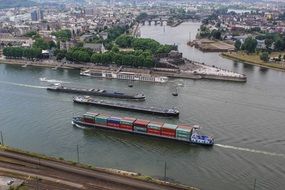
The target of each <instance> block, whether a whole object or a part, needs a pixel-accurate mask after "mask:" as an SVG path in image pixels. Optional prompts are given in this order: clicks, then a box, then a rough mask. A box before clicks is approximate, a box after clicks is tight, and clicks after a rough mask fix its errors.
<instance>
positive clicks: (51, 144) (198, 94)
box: [0, 23, 285, 190]
mask: <svg viewBox="0 0 285 190" xmlns="http://www.w3.org/2000/svg"><path fill="white" fill-rule="evenodd" d="M198 27H199V23H184V24H182V25H180V26H178V27H176V28H170V27H161V26H144V27H142V28H141V33H142V36H144V37H150V38H154V39H156V40H158V41H160V42H161V43H169V44H174V43H175V44H178V46H179V50H180V51H181V52H183V55H184V56H185V57H187V58H190V59H194V60H196V61H200V62H205V63H207V64H209V65H216V66H218V67H223V68H226V69H229V70H233V71H236V72H239V73H245V74H246V75H247V76H248V82H247V83H231V82H217V81H207V80H205V81H193V80H180V79H177V80H171V81H170V82H169V83H167V84H152V83H144V82H135V83H134V87H133V88H128V82H127V81H120V80H105V79H94V78H88V77H82V76H79V71H74V70H56V71H55V70H51V69H47V68H31V67H27V68H22V67H19V66H13V65H4V64H1V65H0V107H1V109H0V119H1V123H0V128H1V131H2V132H3V135H4V141H5V143H7V144H9V145H11V146H15V147H18V148H23V149H25V150H30V151H36V152H41V153H44V154H47V155H52V156H58V157H64V158H66V159H70V160H76V145H77V144H78V145H79V147H80V148H79V149H80V161H81V162H86V163H90V164H94V165H96V166H102V167H112V168H118V169H124V170H130V171H135V172H140V173H143V174H145V175H150V176H155V177H162V176H163V175H164V162H165V161H166V162H167V176H168V177H169V178H170V179H171V180H175V181H177V182H181V183H184V184H188V185H193V186H196V187H199V188H201V189H212V190H215V189H217V190H220V189H234V190H239V189H250V188H252V187H253V183H254V179H256V180H257V184H256V189H264V190H265V189H280V190H281V189H284V187H285V182H284V179H285V117H284V116H285V73H282V72H279V71H273V70H268V69H261V68H260V67H255V66H250V65H247V64H244V63H239V62H233V61H230V60H227V59H224V58H222V57H220V56H219V55H218V54H217V53H202V52H199V51H198V50H195V49H193V48H190V47H188V46H187V45H186V42H187V40H189V38H194V36H195V35H196V30H197V28H198ZM41 77H46V78H48V79H55V80H61V81H65V82H69V84H68V85H74V86H79V85H82V86H86V87H97V88H105V89H115V90H120V91H126V92H130V93H134V92H142V91H143V92H144V94H145V95H146V97H147V100H146V101H145V102H143V103H138V102H137V104H148V105H155V106H167V107H177V108H178V109H180V112H181V115H180V117H179V119H173V118H172V119H167V118H163V117H155V116H149V115H145V114H139V113H135V114H134V113H132V112H129V111H119V110H113V109H104V108H95V107H88V106H83V105H76V104H73V103H72V96H73V95H71V94H59V93H54V92H47V91H46V89H45V88H44V87H45V86H46V85H47V83H46V82H41V81H40V80H39V78H41ZM178 83H182V84H184V85H183V86H181V87H179V96H178V97H173V96H172V95H171V93H172V92H173V88H174V86H175V85H177V84H178ZM86 111H97V112H104V113H110V114H113V115H116V116H134V117H138V118H145V119H153V120H162V121H166V122H170V123H192V124H196V123H198V124H200V126H202V131H203V132H204V133H206V134H212V135H214V136H215V139H216V143H217V144H216V145H215V146H214V147H212V148H206V147H201V146H193V145H188V144H183V143H182V144H181V143H177V142H168V141H165V140H159V139H153V138H149V137H140V136H139V137H138V136H134V135H130V134H124V133H117V132H110V131H108V132H106V131H102V130H98V131H94V130H85V131H84V130H81V129H77V128H74V127H72V126H71V123H70V122H71V117H72V116H73V115H77V114H83V113H84V112H86Z"/></svg>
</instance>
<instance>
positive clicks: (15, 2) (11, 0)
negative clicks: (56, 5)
mask: <svg viewBox="0 0 285 190" xmlns="http://www.w3.org/2000/svg"><path fill="white" fill-rule="evenodd" d="M34 5H36V3H35V2H34V1H31V0H0V9H6V8H14V7H31V6H34Z"/></svg>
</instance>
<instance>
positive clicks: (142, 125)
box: [134, 119, 150, 127]
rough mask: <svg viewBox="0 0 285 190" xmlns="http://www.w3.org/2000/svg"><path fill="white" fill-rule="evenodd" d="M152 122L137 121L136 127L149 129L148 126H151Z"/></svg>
mask: <svg viewBox="0 0 285 190" xmlns="http://www.w3.org/2000/svg"><path fill="white" fill-rule="evenodd" d="M149 122H150V121H148V120H142V119H137V120H136V121H135V122H134V125H136V126H138V127H147V125H148V124H149Z"/></svg>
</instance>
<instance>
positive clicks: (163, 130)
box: [72, 112, 214, 146]
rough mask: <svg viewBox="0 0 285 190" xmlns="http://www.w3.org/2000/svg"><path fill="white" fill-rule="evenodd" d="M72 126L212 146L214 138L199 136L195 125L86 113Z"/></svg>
mask: <svg viewBox="0 0 285 190" xmlns="http://www.w3.org/2000/svg"><path fill="white" fill-rule="evenodd" d="M72 124H73V125H74V126H76V127H78V128H91V129H92V128H93V129H96V128H101V129H106V130H115V131H121V132H127V133H131V134H138V135H145V136H151V137H156V138H162V139H168V140H175V141H180V142H186V143H191V144H200V145H207V146H212V145H214V138H213V137H209V136H206V135H200V134H199V126H197V125H194V126H191V125H174V124H168V123H162V122H155V121H149V120H142V119H136V118H131V117H123V118H120V117H114V116H109V115H104V114H99V113H91V112H87V113H85V114H84V115H83V116H80V117H73V118H72Z"/></svg>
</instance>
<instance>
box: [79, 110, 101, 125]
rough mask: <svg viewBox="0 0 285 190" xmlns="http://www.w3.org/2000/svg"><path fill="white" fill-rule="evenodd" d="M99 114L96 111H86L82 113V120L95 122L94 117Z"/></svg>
mask: <svg viewBox="0 0 285 190" xmlns="http://www.w3.org/2000/svg"><path fill="white" fill-rule="evenodd" d="M97 115H99V114H98V113H91V112H87V113H85V114H84V115H83V120H84V121H85V122H86V123H95V117H96V116H97Z"/></svg>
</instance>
